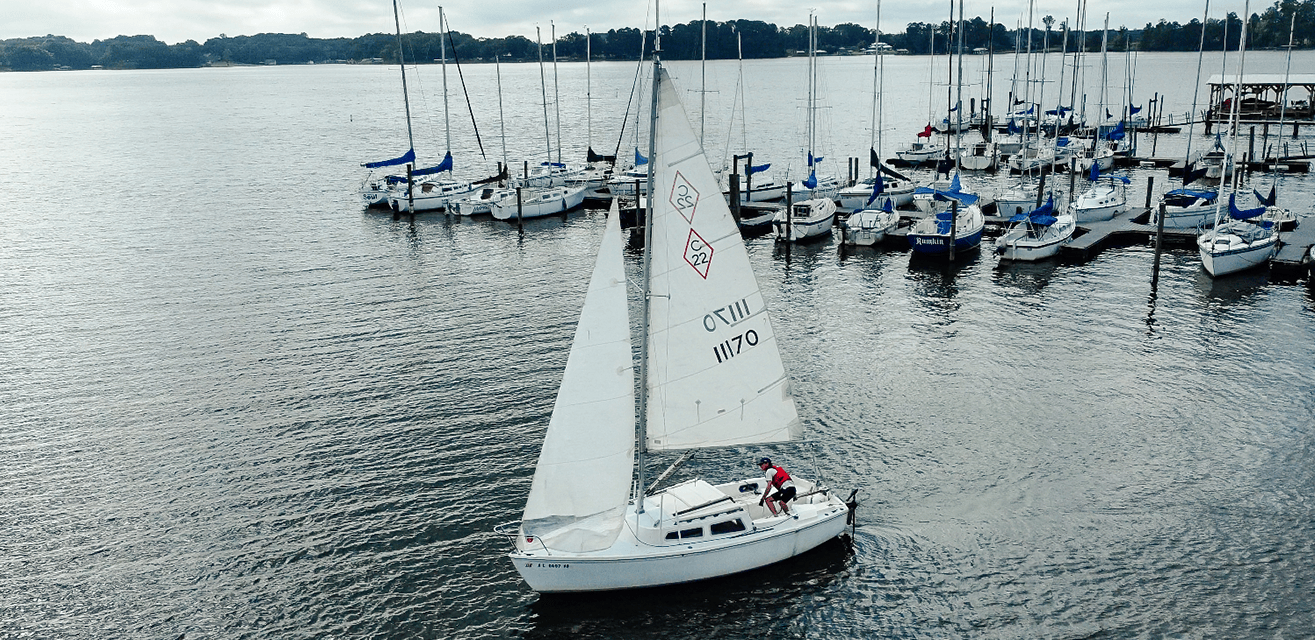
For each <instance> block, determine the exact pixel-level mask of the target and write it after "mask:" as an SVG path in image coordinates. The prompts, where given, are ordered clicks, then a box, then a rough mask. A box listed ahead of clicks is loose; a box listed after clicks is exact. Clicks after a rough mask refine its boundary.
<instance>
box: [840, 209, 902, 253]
mask: <svg viewBox="0 0 1315 640" xmlns="http://www.w3.org/2000/svg"><path fill="white" fill-rule="evenodd" d="M897 226H899V214H898V213H895V212H893V211H880V210H873V209H864V210H862V211H857V212H855V213H854V214H852V215H850V216H849V219H848V220H845V222H844V223H843V224H841V225H840V228H841V242H842V243H844V244H848V245H854V246H860V247H870V246H873V245H875V244H877V243H879V242H881V241H882V240H884V239H885V238H886V234H887V233H888V232H890V231H891V230H893V229H895V227H897Z"/></svg>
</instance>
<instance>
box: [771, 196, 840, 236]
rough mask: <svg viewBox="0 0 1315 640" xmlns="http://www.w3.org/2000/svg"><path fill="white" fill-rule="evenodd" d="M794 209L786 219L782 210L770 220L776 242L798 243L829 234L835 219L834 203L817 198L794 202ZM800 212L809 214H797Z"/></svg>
mask: <svg viewBox="0 0 1315 640" xmlns="http://www.w3.org/2000/svg"><path fill="white" fill-rule="evenodd" d="M794 207H795V214H794V215H793V216H790V217H787V216H786V212H785V211H784V210H782V211H780V212H778V213H777V214H776V217H775V218H773V219H772V226H773V227H775V229H776V239H777V240H784V241H786V242H800V241H803V240H810V239H812V238H818V237H821V236H823V235H829V234H830V233H831V227H832V225H833V224H834V223H835V219H836V203H835V201H833V200H829V199H826V198H818V199H814V200H805V201H803V202H796V203H794ZM802 210H807V211H809V214H808V215H800V214H799V213H798V212H799V211H802Z"/></svg>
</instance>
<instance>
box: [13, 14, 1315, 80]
mask: <svg viewBox="0 0 1315 640" xmlns="http://www.w3.org/2000/svg"><path fill="white" fill-rule="evenodd" d="M1294 15H1295V16H1296V28H1295V42H1296V45H1297V46H1298V47H1301V48H1309V47H1311V46H1312V44H1315V0H1301V1H1298V0H1277V1H1276V2H1275V3H1274V6H1272V7H1270V8H1269V9H1267V10H1265V12H1264V13H1261V14H1252V15H1251V17H1250V19H1249V25H1248V27H1249V35H1248V38H1249V44H1248V46H1249V47H1254V48H1273V47H1283V46H1286V45H1287V43H1288V32H1289V28H1290V26H1291V24H1292V22H1291V21H1292V17H1293V16H1294ZM1041 23H1042V24H1043V25H1044V28H1033V29H1031V31H1030V34H1029V32H1028V30H1026V29H1022V30H1010V29H1008V28H1006V27H1005V25H1003V24H999V23H997V24H995V25H988V24H987V22H986V21H985V20H983V19H982V18H981V17H976V18H973V19H972V20H968V21H965V22H964V28H963V44H964V47H965V50H967V51H972V50H977V49H981V50H985V49H990V48H992V47H993V48H994V49H995V50H996V51H1000V52H1003V51H1012V50H1013V49H1014V47H1015V45H1016V44H1019V43H1021V44H1022V45H1023V46H1026V42H1027V40H1028V36H1029V35H1030V36H1031V40H1032V49H1033V50H1034V51H1036V50H1039V49H1040V48H1041V47H1042V46H1043V43H1048V46H1049V48H1050V50H1052V51H1054V50H1058V48H1059V47H1060V46H1061V45H1060V43H1061V41H1062V37H1063V36H1062V31H1061V29H1063V28H1064V27H1065V25H1063V24H1060V25H1056V24H1055V19H1054V18H1053V17H1052V16H1045V17H1043V18H1042V19H1041ZM1241 26H1242V21H1241V19H1240V18H1239V17H1238V16H1237V15H1236V14H1233V13H1230V14H1228V15H1227V17H1226V18H1225V19H1223V20H1216V19H1211V20H1209V21H1207V22H1206V24H1205V25H1204V30H1205V48H1206V49H1207V50H1218V49H1220V48H1222V47H1224V46H1225V42H1224V34H1225V32H1227V38H1228V42H1227V46H1228V47H1229V48H1230V49H1236V48H1237V46H1238V41H1239V39H1240V34H1241ZM1202 28H1203V27H1202V25H1201V22H1200V21H1199V20H1197V19H1193V20H1192V21H1191V22H1188V23H1187V24H1179V23H1177V22H1168V21H1166V20H1160V21H1159V22H1158V23H1156V24H1147V25H1146V27H1145V28H1144V29H1139V30H1130V29H1126V28H1120V29H1119V30H1118V31H1113V30H1112V31H1111V32H1110V35H1109V46H1110V48H1111V49H1114V50H1121V49H1124V48H1134V49H1137V50H1140V51H1195V50H1196V48H1197V47H1198V46H1199V45H1200V42H1201V31H1202ZM706 30H707V57H708V58H709V59H713V60H717V59H734V58H735V57H736V56H737V55H738V54H739V53H741V52H742V55H743V56H744V57H745V58H750V59H753V58H780V57H785V56H790V55H799V54H800V53H801V52H804V51H806V50H807V48H808V41H809V33H808V27H807V26H805V25H802V24H797V25H794V26H792V27H777V26H776V25H774V24H770V23H766V22H761V21H758V20H734V21H730V22H709V23H707V26H706ZM703 33H704V25H703V24H702V23H700V22H699V21H697V20H696V21H692V22H688V23H685V24H677V25H674V26H664V27H662V30H661V36H662V51H663V56H664V57H665V58H667V59H674V60H697V59H698V58H699V55H700V47H701V44H702V42H703ZM737 36H738V39H739V47H740V49H737ZM1103 36H1104V34H1103V32H1102V31H1101V30H1100V28H1099V27H1097V28H1095V29H1094V30H1090V31H1088V32H1087V33H1086V34H1085V38H1084V39H1085V45H1086V48H1087V50H1088V51H1095V50H1099V48H1100V44H1101V39H1102V37H1103ZM816 37H817V46H818V49H819V50H820V51H822V52H825V53H827V54H836V53H848V52H856V51H862V50H865V49H867V48H868V47H870V46H871V45H872V44H873V42H874V40H875V37H876V33H875V31H874V30H873V29H870V28H868V27H864V26H862V25H857V24H853V23H844V24H839V25H836V26H834V27H818V28H817V34H816ZM958 40H959V34H958V33H957V32H955V31H954V30H953V29H951V25H950V23H949V22H948V21H943V22H940V23H924V22H912V23H909V24H908V25H907V26H906V27H905V29H904V31H903V32H900V33H883V34H882V36H881V41H882V42H883V43H884V44H887V45H889V46H890V47H891V48H892V49H894V50H897V51H901V52H908V53H911V54H926V53H927V52H928V51H933V50H934V51H935V52H936V53H945V52H947V51H953V50H955V47H957V46H958ZM444 44H445V43H444V42H443V38H442V35H441V34H438V33H427V32H423V31H417V32H415V33H410V34H404V35H403V37H402V47H403V51H402V54H403V57H404V58H405V59H406V61H407V62H408V63H413V62H418V63H428V62H432V61H436V60H438V59H440V58H441V57H443V55H444V54H446V56H447V57H448V59H449V60H451V59H460V60H462V61H466V62H481V61H483V62H488V61H492V60H493V59H494V57H495V56H499V55H500V56H502V59H503V60H505V61H509V62H519V61H532V60H537V59H538V56H539V52H540V49H539V45H538V43H536V42H535V41H533V40H530V39H528V38H525V37H522V36H507V37H505V38H475V37H473V36H470V35H468V34H464V33H460V32H456V31H453V32H451V34H449V40H448V42H447V43H446V45H447V46H446V51H444V49H445V47H444ZM551 44H552V43H550V42H549V43H544V49H543V55H544V57H545V58H548V57H549V56H551ZM641 46H642V48H643V55H648V54H651V53H652V49H653V32H652V31H649V32H647V33H645V32H644V31H641V30H639V29H633V28H624V29H612V30H609V31H607V32H605V33H593V34H589V35H588V37H586V35H585V34H582V33H578V32H577V33H570V34H567V35H565V36H562V37H560V38H558V39H557V56H558V58H559V59H566V60H582V59H584V57H585V54H586V47H587V48H588V52H589V54H590V55H592V57H593V58H594V59H595V60H635V59H637V58H638V57H639V56H640V49H641ZM1078 46H1079V42H1078V37H1077V35H1076V34H1070V38H1069V42H1068V48H1069V50H1070V51H1072V50H1074V49H1076V48H1077V47H1078ZM397 47H398V42H397V37H396V35H394V34H388V33H375V34H369V35H364V36H359V37H356V38H311V37H309V36H307V35H306V34H305V33H301V34H284V33H261V34H257V35H254V36H236V37H231V38H230V37H228V36H226V35H224V34H220V35H219V36H218V37H216V38H211V39H209V40H206V41H205V43H204V44H198V43H197V42H196V41H195V40H188V41H186V42H181V43H178V44H173V45H169V44H165V43H163V42H160V41H159V40H156V39H155V38H154V37H152V36H144V35H139V36H118V37H115V38H110V39H107V40H95V41H93V42H91V43H90V44H86V43H80V42H75V41H73V40H71V39H69V38H66V37H64V36H53V35H50V36H44V37H32V38H14V39H9V40H0V69H5V70H12V71H41V70H50V69H89V68H92V67H95V66H99V67H104V68H106V69H164V68H178V67H200V66H204V65H209V64H305V63H307V62H315V63H323V62H353V61H354V62H361V61H367V62H368V61H374V62H385V63H391V62H395V61H396V60H397V58H398V56H397Z"/></svg>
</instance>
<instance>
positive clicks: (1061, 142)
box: [1055, 136, 1069, 147]
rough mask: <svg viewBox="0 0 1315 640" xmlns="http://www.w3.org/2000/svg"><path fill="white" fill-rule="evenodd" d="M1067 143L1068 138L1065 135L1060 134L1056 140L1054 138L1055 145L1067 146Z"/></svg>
mask: <svg viewBox="0 0 1315 640" xmlns="http://www.w3.org/2000/svg"><path fill="white" fill-rule="evenodd" d="M1068 143H1069V140H1068V138H1067V137H1062V136H1061V137H1060V138H1059V139H1058V140H1055V146H1057V147H1067V146H1068Z"/></svg>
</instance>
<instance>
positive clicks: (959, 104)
mask: <svg viewBox="0 0 1315 640" xmlns="http://www.w3.org/2000/svg"><path fill="white" fill-rule="evenodd" d="M955 80H957V81H958V83H957V84H956V88H955V96H954V99H955V109H956V111H955V112H954V113H955V116H954V129H955V133H954V162H955V164H956V165H957V164H958V162H959V148H960V147H962V146H963V0H959V69H958V71H956V72H955ZM946 116H947V117H948V116H949V114H946Z"/></svg>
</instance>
